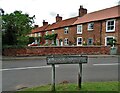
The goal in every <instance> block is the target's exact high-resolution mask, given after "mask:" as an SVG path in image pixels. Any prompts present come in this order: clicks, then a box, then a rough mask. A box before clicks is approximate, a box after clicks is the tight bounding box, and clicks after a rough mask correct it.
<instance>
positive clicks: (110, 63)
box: [93, 63, 120, 66]
mask: <svg viewBox="0 0 120 93" xmlns="http://www.w3.org/2000/svg"><path fill="white" fill-rule="evenodd" d="M109 65H110V66H111V65H120V63H108V64H93V66H109Z"/></svg>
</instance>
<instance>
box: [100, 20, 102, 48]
mask: <svg viewBox="0 0 120 93" xmlns="http://www.w3.org/2000/svg"><path fill="white" fill-rule="evenodd" d="M101 45H102V21H100V46H101Z"/></svg>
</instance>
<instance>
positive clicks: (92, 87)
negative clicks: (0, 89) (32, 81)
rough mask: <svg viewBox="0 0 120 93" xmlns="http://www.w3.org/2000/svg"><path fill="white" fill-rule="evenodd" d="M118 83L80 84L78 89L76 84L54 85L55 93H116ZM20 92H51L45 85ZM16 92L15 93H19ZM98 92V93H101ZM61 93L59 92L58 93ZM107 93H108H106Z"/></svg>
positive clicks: (48, 86)
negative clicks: (90, 92) (67, 92)
mask: <svg viewBox="0 0 120 93" xmlns="http://www.w3.org/2000/svg"><path fill="white" fill-rule="evenodd" d="M118 88H119V86H118V81H111V82H85V83H82V88H81V89H79V88H78V86H77V84H73V83H65V84H64V83H61V84H56V91H74V92H75V91H76V92H79V93H81V92H82V91H86V92H87V91H97V92H100V91H101V92H102V91H106V92H107V91H111V92H110V93H114V92H115V91H118ZM21 91H24V92H25V91H26V92H27V91H32V92H34V91H51V85H50V84H49V85H45V86H39V87H33V88H28V89H24V90H21ZM21 91H18V92H17V93H19V92H21ZM101 92H100V93H101ZM59 93H61V92H59ZM108 93H109V92H108Z"/></svg>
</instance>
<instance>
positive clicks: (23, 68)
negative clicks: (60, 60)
mask: <svg viewBox="0 0 120 93" xmlns="http://www.w3.org/2000/svg"><path fill="white" fill-rule="evenodd" d="M51 67H52V66H51V65H50V66H39V67H22V68H9V69H0V71H10V70H25V69H36V68H51ZM55 67H59V65H55Z"/></svg>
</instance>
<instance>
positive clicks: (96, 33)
mask: <svg viewBox="0 0 120 93" xmlns="http://www.w3.org/2000/svg"><path fill="white" fill-rule="evenodd" d="M82 27H83V32H82V34H77V37H82V38H83V41H85V42H86V43H87V39H88V38H93V40H94V43H97V42H100V22H94V29H93V30H88V23H84V24H82Z"/></svg>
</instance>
